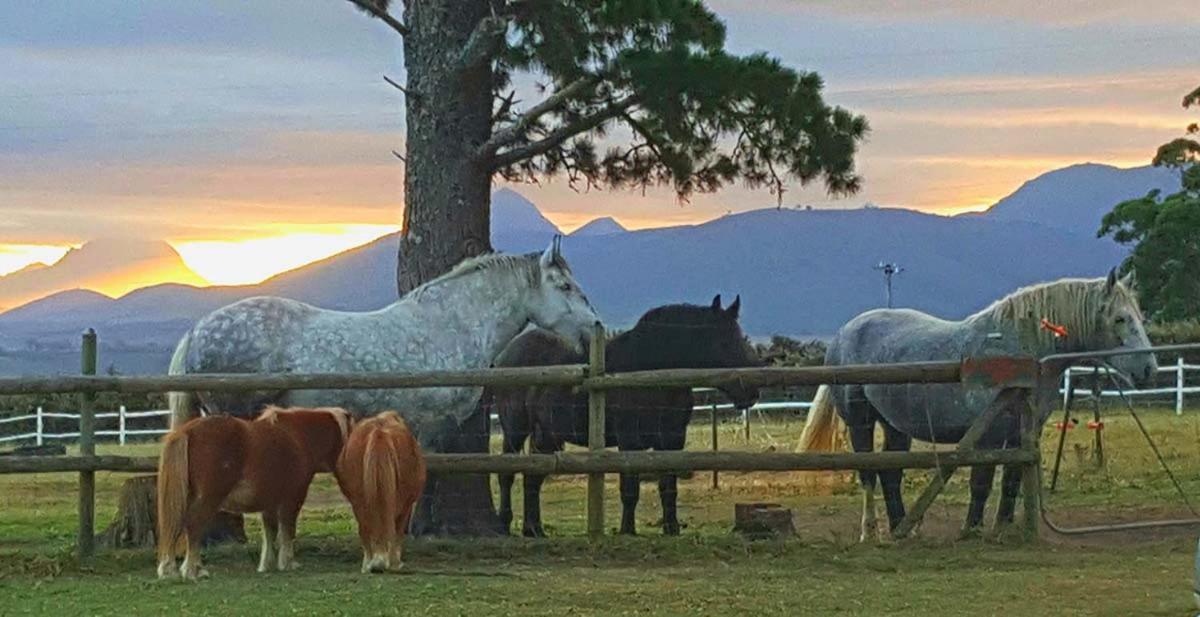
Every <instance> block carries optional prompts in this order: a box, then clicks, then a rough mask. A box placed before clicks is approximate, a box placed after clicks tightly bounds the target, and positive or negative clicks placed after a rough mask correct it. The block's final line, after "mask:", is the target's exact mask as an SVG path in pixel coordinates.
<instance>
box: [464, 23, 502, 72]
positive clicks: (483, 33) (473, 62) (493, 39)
mask: <svg viewBox="0 0 1200 617" xmlns="http://www.w3.org/2000/svg"><path fill="white" fill-rule="evenodd" d="M507 33H508V20H507V19H504V18H502V17H497V16H495V15H492V16H489V17H484V18H483V19H481V20H479V23H478V24H477V25H476V26H475V29H474V30H472V31H471V36H470V37H469V38H468V39H467V44H466V45H464V46H463V50H462V53H461V54H460V55H459V57H458V70H460V71H468V70H471V69H475V68H479V67H481V66H483V65H485V64H487V63H489V62H491V61H492V58H494V57H496V54H497V53H499V51H500V45H501V44H502V43H504V35H505V34H507Z"/></svg>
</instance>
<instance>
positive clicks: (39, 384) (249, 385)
mask: <svg viewBox="0 0 1200 617" xmlns="http://www.w3.org/2000/svg"><path fill="white" fill-rule="evenodd" d="M585 368H586V367H585V366H584V365H565V366H535V367H516V368H489V369H472V370H465V371H427V372H421V373H312V374H303V375H301V374H294V373H266V374H225V373H208V374H201V373H193V374H190V375H160V376H145V377H143V376H138V377H133V376H129V377H127V376H107V375H103V376H91V377H65V376H64V377H37V378H31V377H2V378H0V395H9V394H51V393H83V392H88V393H96V392H172V391H196V390H204V391H210V392H242V391H246V390H353V389H392V388H438V387H483V386H493V387H518V386H577V385H579V384H581V383H582V382H583V378H584V369H585Z"/></svg>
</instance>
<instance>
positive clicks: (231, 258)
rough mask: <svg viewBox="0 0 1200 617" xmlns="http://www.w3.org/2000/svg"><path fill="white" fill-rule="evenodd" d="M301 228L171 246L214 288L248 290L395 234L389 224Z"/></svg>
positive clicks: (180, 243) (179, 243)
mask: <svg viewBox="0 0 1200 617" xmlns="http://www.w3.org/2000/svg"><path fill="white" fill-rule="evenodd" d="M313 227H314V226H311V225H306V226H302V228H303V229H305V231H291V232H285V233H283V234H280V235H272V236H266V237H260V238H249V239H244V240H199V241H188V242H178V243H172V244H173V245H174V246H175V250H176V251H178V252H179V255H180V256H181V257H183V261H184V263H186V264H187V266H188V267H189V268H191V269H192V270H194V271H195V272H196V273H197V274H199V275H200V276H202V277H204V278H206V279H208V280H209V281H210V282H211V283H212V284H214V285H249V284H254V283H259V282H262V281H263V280H265V279H267V278H270V277H272V276H274V275H276V274H279V273H281V272H286V271H288V270H292V269H295V268H298V267H300V266H303V265H306V264H309V263H312V262H314V261H319V260H321V259H325V258H326V257H330V256H332V255H336V254H338V253H340V252H342V251H345V250H348V249H352V248H354V247H356V246H360V245H363V244H366V243H368V242H370V241H372V240H375V239H377V238H379V237H381V236H385V235H387V234H389V233H392V232H394V231H396V227H395V226H391V225H328V226H316V227H318V229H315V230H314V229H313Z"/></svg>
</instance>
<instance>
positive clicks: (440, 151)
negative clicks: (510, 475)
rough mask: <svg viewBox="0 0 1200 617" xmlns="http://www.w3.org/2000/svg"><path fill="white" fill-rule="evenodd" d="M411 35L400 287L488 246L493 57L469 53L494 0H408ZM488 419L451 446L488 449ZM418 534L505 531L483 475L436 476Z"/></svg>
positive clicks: (481, 418) (482, 416) (464, 429)
mask: <svg viewBox="0 0 1200 617" xmlns="http://www.w3.org/2000/svg"><path fill="white" fill-rule="evenodd" d="M404 15H405V20H406V21H407V23H408V27H409V33H408V34H407V35H406V36H405V37H404V64H405V68H406V69H407V72H408V75H407V81H408V84H407V89H408V95H407V96H406V97H405V112H406V120H407V129H408V137H407V140H406V142H405V149H406V155H405V175H404V227H403V229H402V230H401V233H400V254H399V257H398V260H397V268H396V283H397V288H398V290H399V293H400V294H401V295H403V294H405V293H407V292H408V291H410V290H411V289H413V288H414V287H416V286H418V285H420V284H421V283H424V282H426V281H428V280H430V279H433V278H435V277H437V276H439V275H441V274H443V273H445V272H447V271H448V270H450V268H452V267H453V266H454V265H455V264H457V263H458V262H460V261H462V260H463V259H465V258H467V257H474V256H476V255H479V254H481V253H484V252H487V251H490V250H491V230H490V213H489V208H490V199H491V197H490V193H491V172H490V170H488V169H486V168H485V167H482V166H480V165H478V164H476V163H475V152H476V150H477V149H478V148H479V146H481V145H482V144H483V143H484V142H485V141H487V139H488V137H490V136H491V131H492V67H491V62H490V61H484V62H467V61H465V58H464V56H465V55H466V54H463V51H464V50H465V49H467V48H468V41H471V40H472V37H471V35H472V33H473V32H474V31H475V30H476V28H477V26H478V25H479V24H480V22H481V21H483V20H484V18H486V17H488V16H489V15H491V11H490V10H489V8H488V2H487V0H408V1H407V2H405V7H404ZM487 425H488V418H487V414H486V413H483V412H480V413H477V414H476V415H475V416H472V417H471V419H469V420H467V421H466V422H465V423H464V424H463V425H462V426H461V427H459V432H458V434H457V435H453V436H447V438H446V439H444V440H442V441H443V442H444V443H446V444H447V448H446V451H448V452H487V451H488V431H487ZM413 530H414V533H426V534H428V533H436V534H470V535H480V534H484V535H491V534H495V533H499V532H500V531H501V530H502V525H501V524H500V518H499V516H497V514H496V511H495V509H494V508H493V506H492V494H491V486H490V484H489V482H488V477H487V476H485V475H474V476H458V477H454V476H451V477H436V476H432V475H431V476H430V478H429V482H428V487H427V491H426V497H425V498H424V499H422V502H421V506H420V507H419V508H418V510H417V516H416V517H415V519H414V522H413Z"/></svg>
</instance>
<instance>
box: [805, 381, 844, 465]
mask: <svg viewBox="0 0 1200 617" xmlns="http://www.w3.org/2000/svg"><path fill="white" fill-rule="evenodd" d="M841 441H842V423H841V422H840V418H839V416H838V413H837V404H836V403H835V402H834V400H833V391H832V389H831V388H830V387H829V386H821V387H820V388H817V396H816V397H815V398H814V399H813V402H812V407H809V408H808V419H807V420H805V422H804V432H802V433H800V445H799V446H797V447H796V451H797V452H833V451H835V450H837V449H838V446H839V445H841V443H840V442H841Z"/></svg>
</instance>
